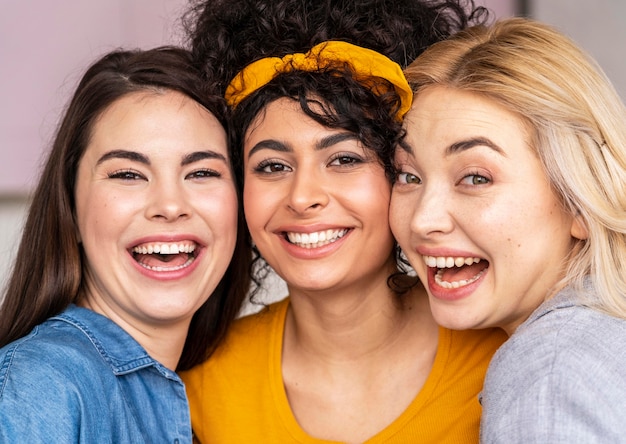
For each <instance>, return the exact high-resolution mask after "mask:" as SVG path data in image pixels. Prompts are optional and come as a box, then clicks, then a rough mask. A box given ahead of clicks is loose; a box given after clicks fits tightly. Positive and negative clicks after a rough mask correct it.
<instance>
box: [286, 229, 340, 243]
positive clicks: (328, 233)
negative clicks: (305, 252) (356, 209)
mask: <svg viewBox="0 0 626 444" xmlns="http://www.w3.org/2000/svg"><path fill="white" fill-rule="evenodd" d="M347 232H348V230H347V229H343V230H325V231H317V232H315V233H291V232H290V233H287V239H289V242H291V243H292V244H297V245H299V246H301V247H304V248H315V247H321V246H322V245H326V244H328V243H331V242H335V241H336V240H337V239H340V238H342V237H343V236H344V235H345V234H346V233H347Z"/></svg>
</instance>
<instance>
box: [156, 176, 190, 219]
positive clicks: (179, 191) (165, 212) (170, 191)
mask: <svg viewBox="0 0 626 444" xmlns="http://www.w3.org/2000/svg"><path fill="white" fill-rule="evenodd" d="M190 215H191V205H190V204H189V197H188V196H187V194H186V193H185V190H184V189H183V187H182V185H181V184H178V183H175V182H173V181H170V182H167V183H166V182H161V183H158V184H154V186H152V187H151V189H150V196H149V197H148V202H147V205H146V217H147V218H148V219H156V220H162V221H165V222H173V221H176V220H179V219H181V218H186V217H189V216H190Z"/></svg>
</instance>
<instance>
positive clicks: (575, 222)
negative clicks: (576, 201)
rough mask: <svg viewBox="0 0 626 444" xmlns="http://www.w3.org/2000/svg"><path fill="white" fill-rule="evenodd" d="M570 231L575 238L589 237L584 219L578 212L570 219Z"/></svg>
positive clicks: (583, 238)
mask: <svg viewBox="0 0 626 444" xmlns="http://www.w3.org/2000/svg"><path fill="white" fill-rule="evenodd" d="M570 233H571V235H572V237H573V238H575V239H580V240H585V239H588V238H589V231H588V230H587V227H586V226H585V221H583V218H582V217H581V215H580V214H578V215H576V216H574V219H572V228H571V230H570Z"/></svg>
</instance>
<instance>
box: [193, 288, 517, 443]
mask: <svg viewBox="0 0 626 444" xmlns="http://www.w3.org/2000/svg"><path fill="white" fill-rule="evenodd" d="M288 306H289V299H285V300H283V301H280V302H277V303H275V304H272V305H271V306H270V307H269V308H268V309H266V310H263V311H262V312H261V313H258V314H256V315H252V316H248V317H246V318H242V319H240V320H238V321H237V322H236V323H235V324H234V325H233V326H232V329H231V331H230V333H229V335H228V337H227V339H226V342H225V343H224V344H223V345H222V346H221V347H220V348H219V349H218V350H217V351H216V353H215V354H214V355H213V356H212V357H211V359H209V360H208V361H206V362H205V363H203V364H201V365H199V366H197V367H195V368H193V369H192V370H190V371H188V372H184V373H183V374H182V378H183V380H184V381H185V384H186V386H187V394H188V396H189V404H190V408H191V422H192V426H193V429H194V432H195V434H196V437H197V439H198V440H199V441H200V442H201V443H204V444H222V443H228V444H233V443H236V444H248V443H250V444H252V443H254V444H257V443H271V444H274V443H278V444H286V443H307V444H308V443H311V444H313V443H316V444H319V443H330V442H331V441H325V440H320V439H316V438H313V437H311V436H309V435H307V434H306V433H305V432H304V430H302V429H301V428H300V426H299V425H298V423H297V421H296V419H295V417H294V415H293V413H292V412H291V409H290V407H289V402H288V400H287V395H286V392H285V389H284V386H283V380H282V373H281V351H282V340H283V330H284V325H285V316H286V313H287V307H288ZM505 339H506V336H505V335H504V333H502V332H501V331H500V330H475V331H452V330H448V329H445V328H440V329H439V345H438V350H437V355H436V358H435V362H434V365H433V368H432V371H431V373H430V375H429V377H428V379H427V380H426V383H425V384H424V387H423V388H422V390H421V391H420V392H419V394H418V395H417V396H416V398H415V399H414V400H413V402H412V404H411V405H410V406H409V407H408V408H407V409H406V410H405V411H404V413H402V414H401V415H400V416H399V417H398V418H397V419H396V420H395V421H394V422H393V423H391V424H390V425H389V426H387V427H386V428H385V429H384V430H381V431H380V432H379V433H378V434H377V435H375V436H373V437H372V438H371V439H369V440H368V441H366V443H368V444H374V443H402V444H406V443H422V444H423V443H437V444H443V443H450V444H453V443H454V444H460V443H477V442H478V425H479V420H480V413H481V407H480V404H479V402H478V393H479V392H480V390H481V388H482V381H483V377H484V375H485V372H486V370H487V365H488V363H489V360H490V359H491V356H492V355H493V353H494V352H495V351H496V349H497V348H498V347H499V346H500V344H502V343H503V342H504V340H505ZM372 408H373V409H375V408H376V406H372Z"/></svg>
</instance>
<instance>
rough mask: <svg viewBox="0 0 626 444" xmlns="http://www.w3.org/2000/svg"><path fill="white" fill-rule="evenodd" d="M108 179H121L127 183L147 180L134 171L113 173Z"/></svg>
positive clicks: (109, 174)
mask: <svg viewBox="0 0 626 444" xmlns="http://www.w3.org/2000/svg"><path fill="white" fill-rule="evenodd" d="M107 177H108V178H109V179H121V180H125V181H131V180H141V179H145V177H144V176H143V175H142V174H141V173H139V172H137V171H134V170H117V171H113V172H111V173H108V174H107Z"/></svg>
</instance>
